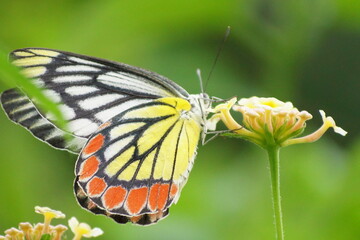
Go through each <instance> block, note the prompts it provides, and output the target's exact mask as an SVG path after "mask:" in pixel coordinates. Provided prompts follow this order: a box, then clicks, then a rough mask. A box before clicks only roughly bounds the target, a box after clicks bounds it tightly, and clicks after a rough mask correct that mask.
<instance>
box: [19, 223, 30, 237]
mask: <svg viewBox="0 0 360 240" xmlns="http://www.w3.org/2000/svg"><path fill="white" fill-rule="evenodd" d="M19 229H20V230H21V231H22V232H23V233H24V236H25V239H31V238H30V236H31V234H32V232H33V227H32V225H31V224H30V223H28V222H23V223H19Z"/></svg>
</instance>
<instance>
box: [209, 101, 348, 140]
mask: <svg viewBox="0 0 360 240" xmlns="http://www.w3.org/2000/svg"><path fill="white" fill-rule="evenodd" d="M231 109H232V110H234V111H237V112H240V113H241V114H242V116H243V122H242V124H239V123H237V122H236V121H235V120H234V118H233V117H232V115H231V114H230V110H231ZM211 111H212V112H213V113H214V115H213V116H212V117H211V118H210V119H209V120H208V123H207V127H208V129H210V130H215V128H216V124H217V122H218V121H220V120H222V121H223V122H224V124H225V125H226V127H227V128H228V129H229V130H231V132H232V133H233V134H235V135H236V136H239V137H242V138H244V139H247V140H249V141H251V142H254V143H256V144H258V145H260V146H261V147H266V146H269V145H270V146H271V145H277V146H287V145H291V144H296V143H306V142H313V141H316V140H318V139H319V138H320V137H321V136H322V135H323V134H324V133H325V132H326V131H327V129H329V128H331V127H332V128H334V130H335V132H336V133H339V134H341V135H346V131H344V130H343V129H342V128H340V127H338V126H336V124H335V121H334V119H333V118H332V117H326V116H325V112H324V111H322V110H320V114H321V116H322V120H323V125H322V126H321V127H320V128H319V129H318V130H317V131H315V132H314V133H312V134H310V135H307V136H304V137H298V136H299V135H300V134H301V133H302V132H303V131H304V129H305V126H306V121H307V120H309V119H311V118H312V115H311V114H310V113H308V112H307V111H299V110H298V109H297V108H295V107H294V106H293V104H292V103H291V102H282V101H280V100H278V99H276V98H259V97H251V98H243V99H240V100H239V101H237V99H236V98H233V99H231V100H229V101H228V102H226V103H223V104H219V105H218V106H216V107H215V108H214V109H212V110H211Z"/></svg>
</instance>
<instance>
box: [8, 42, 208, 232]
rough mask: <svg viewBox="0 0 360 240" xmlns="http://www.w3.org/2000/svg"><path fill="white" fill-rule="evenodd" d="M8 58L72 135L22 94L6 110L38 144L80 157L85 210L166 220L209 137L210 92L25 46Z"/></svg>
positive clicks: (13, 94)
mask: <svg viewBox="0 0 360 240" xmlns="http://www.w3.org/2000/svg"><path fill="white" fill-rule="evenodd" d="M10 59H11V61H12V63H13V64H15V65H16V66H19V67H20V68H22V70H21V71H22V73H23V74H25V76H27V77H28V78H30V79H31V81H32V82H33V83H34V84H36V85H37V86H38V87H39V88H40V89H41V90H42V92H43V94H44V95H45V96H47V97H48V98H50V99H51V100H52V101H53V102H55V103H56V104H57V105H58V107H59V109H60V111H61V112H62V114H63V116H64V118H65V120H66V121H67V122H68V124H67V129H62V128H61V127H59V126H57V125H56V122H55V118H54V116H52V115H51V114H49V113H47V112H43V111H42V110H40V109H39V108H38V106H37V101H36V99H34V98H32V97H30V96H28V95H26V93H25V92H24V91H22V90H21V89H20V88H14V89H9V90H6V91H4V92H3V93H2V94H1V104H2V106H3V109H4V110H5V112H6V114H7V116H8V117H9V119H10V120H12V121H14V122H15V123H18V124H20V125H21V126H23V127H25V128H26V129H28V130H29V131H30V132H31V133H32V134H33V135H34V136H35V137H36V138H38V139H40V140H42V141H44V142H46V143H48V144H49V145H51V146H53V147H55V148H58V149H63V150H67V151H70V152H72V153H76V154H79V155H78V159H77V161H76V165H75V175H76V178H75V181H74V191H75V195H76V198H77V201H78V203H79V204H80V205H81V206H82V207H83V208H85V209H87V210H90V211H91V212H93V213H95V214H103V215H106V216H108V217H111V218H112V219H114V220H115V221H116V222H118V223H127V222H132V223H134V224H139V225H149V224H153V223H156V222H157V221H158V220H160V219H162V218H164V217H166V216H167V215H168V214H169V207H170V206H171V205H172V204H174V203H176V202H177V201H178V199H179V196H180V193H181V190H182V189H183V187H184V185H185V183H186V181H187V179H188V176H189V172H190V171H191V169H192V166H193V163H194V158H195V155H196V149H197V145H198V142H199V138H200V136H201V133H202V134H203V135H204V133H206V127H205V123H206V117H207V113H208V112H207V109H208V108H209V107H210V105H211V101H210V98H209V96H208V95H207V94H204V93H201V94H194V95H191V94H189V93H188V92H187V91H186V90H184V89H183V88H182V87H180V86H179V85H177V84H176V83H174V82H173V81H171V80H169V79H167V78H165V77H163V76H161V75H159V74H157V73H154V72H151V71H148V70H145V69H141V68H138V67H134V66H130V65H126V64H123V63H118V62H113V61H108V60H104V59H100V58H94V57H89V56H83V55H79V54H75V53H70V52H64V51H58V50H51V49H45V48H24V49H18V50H15V51H13V52H12V53H11V54H10ZM69 134H70V135H71V139H66V138H65V136H67V135H69Z"/></svg>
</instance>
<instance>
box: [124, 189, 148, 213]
mask: <svg viewBox="0 0 360 240" xmlns="http://www.w3.org/2000/svg"><path fill="white" fill-rule="evenodd" d="M147 194H148V188H147V187H142V188H136V189H132V190H130V192H129V196H128V197H127V201H126V204H127V208H128V211H129V213H130V214H131V215H136V214H138V213H139V212H140V211H141V209H142V208H143V207H144V205H145V202H146V198H147Z"/></svg>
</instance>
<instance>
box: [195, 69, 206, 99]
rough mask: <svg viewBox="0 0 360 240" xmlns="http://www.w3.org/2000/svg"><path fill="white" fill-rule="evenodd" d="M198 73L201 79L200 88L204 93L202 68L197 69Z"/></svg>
mask: <svg viewBox="0 0 360 240" xmlns="http://www.w3.org/2000/svg"><path fill="white" fill-rule="evenodd" d="M196 75H197V76H198V78H199V81H200V90H201V93H204V85H203V80H202V77H201V71H200V68H198V69H196Z"/></svg>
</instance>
